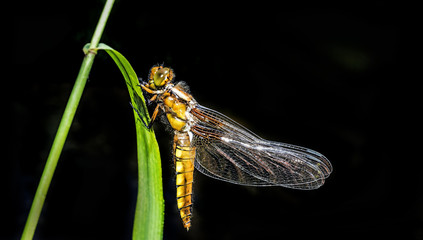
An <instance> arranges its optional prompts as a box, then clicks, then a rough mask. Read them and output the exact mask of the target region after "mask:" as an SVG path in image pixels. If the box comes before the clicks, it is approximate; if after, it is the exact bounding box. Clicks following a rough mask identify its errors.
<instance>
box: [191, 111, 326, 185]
mask: <svg viewBox="0 0 423 240" xmlns="http://www.w3.org/2000/svg"><path fill="white" fill-rule="evenodd" d="M191 114H192V115H193V116H194V117H195V118H196V121H195V124H193V125H192V126H191V131H192V133H193V140H194V141H193V144H194V145H195V147H196V149H197V151H196V168H197V170H199V171H200V172H202V173H204V174H205V175H208V176H210V177H214V178H217V179H219V180H223V181H228V182H231V183H236V184H242V185H251V186H272V185H277V186H284V187H288V188H295V189H315V188H318V187H320V186H321V185H323V183H324V181H325V178H326V177H328V176H329V174H330V172H331V171H332V166H331V165H330V162H329V161H328V160H327V159H326V158H325V157H324V156H323V155H322V154H320V153H318V152H316V151H313V150H310V149H307V148H303V147H299V146H295V145H290V144H285V143H278V142H272V141H267V140H264V139H262V138H260V137H258V136H257V135H255V134H254V133H252V132H251V131H249V130H248V129H246V128H245V127H243V126H241V125H240V124H238V123H236V122H234V121H233V120H231V119H229V118H228V117H226V116H224V115H223V114H220V113H218V112H216V111H214V110H211V109H208V108H205V107H203V106H198V107H196V108H194V109H192V110H191Z"/></svg>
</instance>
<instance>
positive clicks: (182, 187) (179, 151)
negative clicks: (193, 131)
mask: <svg viewBox="0 0 423 240" xmlns="http://www.w3.org/2000/svg"><path fill="white" fill-rule="evenodd" d="M173 153H174V162H175V170H176V199H177V202H178V210H179V213H180V215H181V219H182V222H183V224H184V227H185V228H186V229H187V230H188V229H189V228H190V227H191V215H192V182H193V172H194V159H195V148H192V147H191V142H190V140H189V136H188V133H186V132H177V131H175V137H174V142H173Z"/></svg>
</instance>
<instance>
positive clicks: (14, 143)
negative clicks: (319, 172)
mask: <svg viewBox="0 0 423 240" xmlns="http://www.w3.org/2000/svg"><path fill="white" fill-rule="evenodd" d="M102 8H103V2H102V1H70V2H69V1H67V2H64V1H56V2H54V3H46V2H43V3H40V2H38V1H37V2H32V3H29V2H27V3H24V4H22V5H15V9H16V11H14V13H13V14H14V15H13V32H12V34H11V36H8V41H9V40H11V41H12V44H11V45H9V44H8V45H7V46H11V47H12V48H11V50H12V54H11V62H12V64H13V65H12V67H11V68H10V69H7V70H9V71H6V73H8V72H10V74H8V75H9V76H7V75H6V74H5V75H4V77H5V78H6V79H5V80H3V82H4V86H5V87H4V88H3V90H4V91H3V95H4V96H8V97H7V99H8V101H7V106H6V116H7V119H8V120H9V121H10V122H8V123H7V124H6V125H4V127H5V128H6V129H7V130H6V133H7V134H10V136H8V135H6V137H7V142H8V144H7V145H6V148H7V149H6V151H5V152H6V153H7V154H6V158H5V159H3V161H2V165H3V166H2V168H1V169H2V174H1V175H2V179H4V181H2V185H3V184H4V183H6V186H4V187H2V197H1V198H2V203H1V205H0V206H1V212H2V214H1V220H2V223H1V228H2V230H1V232H0V238H2V239H16V238H19V237H20V234H21V232H22V229H23V226H24V223H25V220H26V217H27V214H28V211H29V208H30V204H31V201H32V198H33V195H34V193H35V190H36V187H37V184H38V181H39V178H40V175H41V173H42V169H43V167H44V164H45V160H46V158H47V155H48V152H49V149H50V146H51V143H52V141H53V138H54V135H55V131H56V129H57V127H58V123H59V121H60V118H61V114H62V113H63V110H64V107H65V104H66V102H67V98H68V96H69V94H70V91H71V89H72V86H73V83H74V80H75V78H76V76H77V74H78V71H79V68H80V64H81V62H82V58H83V53H82V50H81V49H82V47H83V46H84V44H85V43H88V42H89V41H90V39H91V36H92V33H93V32H94V28H95V25H96V23H97V21H98V18H99V16H100V13H101V11H102ZM412 8H413V7H412V6H398V5H394V4H392V5H391V4H388V3H384V2H367V1H366V2H364V1H363V2H357V1H351V2H345V1H343V2H342V3H341V4H339V3H338V4H335V5H334V4H321V3H319V5H317V4H310V3H307V2H301V3H295V4H294V3H278V4H276V2H273V3H266V2H251V3H242V4H241V3H237V4H236V3H231V4H229V2H226V3H217V2H197V3H195V4H185V5H180V4H179V3H176V2H174V3H173V4H169V3H164V2H149V3H145V2H142V1H117V2H116V3H115V5H114V8H113V10H112V14H111V16H110V18H109V21H108V23H107V26H106V29H105V32H104V34H103V38H102V40H101V42H104V43H106V44H108V45H110V46H112V47H113V48H115V49H117V50H118V51H120V52H121V53H122V54H123V55H124V56H125V57H126V58H127V59H128V60H129V61H130V63H131V64H132V66H133V67H134V69H135V71H136V72H137V73H138V75H139V77H143V78H144V79H145V78H146V77H147V74H148V71H149V68H150V67H151V66H152V65H154V64H157V63H164V64H165V65H166V66H171V67H172V68H173V69H174V70H175V73H176V80H183V81H186V82H187V84H188V85H189V86H190V88H191V93H192V95H193V96H194V97H195V98H196V100H197V101H198V102H200V103H201V104H202V105H204V106H207V107H210V108H213V109H216V110H218V111H220V112H222V113H224V114H225V115H228V116H230V117H231V118H233V119H234V120H236V121H238V122H240V123H242V124H243V125H245V126H247V127H248V128H250V129H251V130H253V131H254V132H256V133H257V134H258V135H260V136H262V137H264V138H266V139H270V140H275V141H282V142H288V143H292V144H297V145H302V146H305V147H309V148H312V149H315V150H317V151H319V152H321V153H323V154H324V155H326V156H327V157H328V159H329V160H330V161H331V162H332V164H333V167H334V172H333V173H332V175H331V176H330V177H329V178H328V179H327V182H326V184H325V185H324V186H323V187H322V188H320V189H318V190H315V191H299V190H291V189H285V188H279V187H270V188H252V187H244V186H239V185H233V184H229V183H225V182H220V181H217V180H214V179H211V178H208V177H205V176H203V175H201V174H196V175H195V187H194V191H195V197H194V201H195V202H194V217H193V225H192V229H191V230H190V231H189V232H188V233H187V232H186V231H185V230H184V229H183V227H182V223H181V221H180V219H179V215H178V213H177V210H176V199H175V186H174V184H175V182H174V174H173V169H172V160H171V158H172V157H171V151H170V149H171V147H170V146H171V139H172V136H171V132H169V131H167V130H166V127H163V125H162V124H156V126H155V129H156V134H157V138H158V140H159V145H160V148H161V153H162V166H163V184H164V198H165V226H164V238H165V239H257V238H259V239H270V238H272V239H317V238H318V239H324V238H325V239H387V238H392V239H423V227H422V226H423V194H422V187H423V186H422V180H421V176H420V175H421V171H420V169H419V166H420V165H421V164H420V162H421V161H422V157H421V155H419V147H420V145H421V138H420V136H421V135H420V133H421V131H420V127H419V125H420V124H421V122H420V119H419V118H420V117H419V115H420V114H419V113H420V112H421V109H422V88H421V87H420V86H419V84H417V82H418V81H419V80H418V77H413V76H412V75H411V74H409V73H410V72H411V70H412V69H413V65H415V62H413V60H412V58H410V56H411V55H413V53H412V52H410V51H407V50H406V49H410V47H411V48H414V47H413V45H412V42H410V41H409V38H408V37H407V35H408V33H409V32H408V31H407V30H406V26H408V25H409V23H410V22H411V20H408V18H407V17H408V16H409V15H411V14H409V10H411V9H412ZM7 48H8V47H7ZM10 70H11V71H10ZM420 81H421V80H420ZM128 102H129V96H128V93H127V90H126V86H125V84H124V81H123V78H122V76H121V74H120V72H119V70H118V68H117V67H116V66H115V65H114V63H113V61H112V60H111V59H110V58H109V57H108V56H107V55H106V54H105V53H100V54H98V56H97V57H96V59H95V62H94V65H93V68H92V71H91V74H90V77H89V80H88V83H87V86H86V89H85V91H84V95H83V97H82V100H81V103H80V107H79V109H78V111H77V114H76V117H75V120H74V123H73V125H72V128H71V130H70V133H69V136H68V139H67V141H66V144H65V147H64V150H63V153H62V156H61V159H60V161H59V164H58V167H57V170H56V173H55V176H54V179H53V182H52V185H51V187H50V190H49V193H48V196H47V200H46V203H45V206H44V210H43V212H42V215H41V219H40V221H39V224H38V228H37V232H36V235H35V239H130V238H131V231H132V224H133V214H134V207H135V201H136V189H137V185H136V184H137V178H136V176H137V165H136V164H137V163H136V146H135V133H134V130H135V128H134V120H133V114H132V110H131V108H130V106H129V104H128Z"/></svg>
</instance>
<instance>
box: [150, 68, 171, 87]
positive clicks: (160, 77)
mask: <svg viewBox="0 0 423 240" xmlns="http://www.w3.org/2000/svg"><path fill="white" fill-rule="evenodd" d="M173 75H174V74H173V70H172V69H171V68H168V67H163V66H161V65H160V66H156V67H152V68H151V70H150V77H149V87H150V88H152V89H160V88H162V87H163V86H165V85H166V84H167V83H169V82H171V81H172V80H173Z"/></svg>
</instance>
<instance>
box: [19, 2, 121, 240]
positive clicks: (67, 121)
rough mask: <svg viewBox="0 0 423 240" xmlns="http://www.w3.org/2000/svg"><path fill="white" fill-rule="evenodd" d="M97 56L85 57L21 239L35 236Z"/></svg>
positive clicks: (108, 8)
mask: <svg viewBox="0 0 423 240" xmlns="http://www.w3.org/2000/svg"><path fill="white" fill-rule="evenodd" d="M113 3H114V0H107V2H106V4H105V6H104V9H103V12H102V14H101V17H100V20H99V22H98V24H97V27H96V29H95V32H94V35H93V37H92V39H91V46H92V47H97V45H98V43H99V41H100V38H101V35H102V33H103V30H104V27H105V25H106V22H107V19H108V17H109V14H110V11H111V9H112V6H113ZM95 54H96V53H95V52H92V51H89V52H88V53H87V54H86V55H85V58H84V60H83V61H82V64H81V68H80V71H79V74H78V76H77V78H76V81H75V85H74V87H73V89H72V93H71V95H70V97H69V100H68V103H67V105H66V108H65V112H64V113H63V116H62V120H61V121H60V125H59V128H58V130H57V133H56V137H55V139H54V141H53V145H52V147H51V150H50V154H49V156H48V158H47V162H46V165H45V167H44V171H43V174H42V176H41V179H40V182H39V184H38V188H37V192H36V193H35V197H34V201H33V202H32V206H31V210H30V212H29V215H28V219H27V221H26V224H25V228H24V231H23V233H22V237H21V239H25V240H27V239H28V240H29V239H32V238H33V236H34V232H35V229H36V227H37V223H38V219H39V217H40V214H41V210H42V208H43V205H44V200H45V198H46V195H47V191H48V188H49V186H50V182H51V179H52V178H53V174H54V171H55V169H56V166H57V161H58V160H59V157H60V154H61V152H62V149H63V145H64V143H65V140H66V137H67V135H68V132H69V128H70V126H71V124H72V121H73V118H74V116H75V112H76V109H77V107H78V104H79V101H80V99H81V95H82V92H83V90H84V88H85V84H86V82H87V79H88V75H89V73H90V70H91V67H92V65H93V62H94V58H95Z"/></svg>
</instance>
